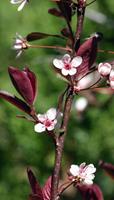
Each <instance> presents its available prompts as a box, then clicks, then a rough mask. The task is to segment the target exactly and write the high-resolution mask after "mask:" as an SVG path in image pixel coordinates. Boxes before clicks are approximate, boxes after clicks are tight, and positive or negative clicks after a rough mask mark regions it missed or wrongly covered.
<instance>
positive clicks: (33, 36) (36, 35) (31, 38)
mask: <svg viewBox="0 0 114 200" xmlns="http://www.w3.org/2000/svg"><path fill="white" fill-rule="evenodd" d="M47 37H57V38H62V39H63V37H62V36H61V35H56V34H47V33H40V32H32V33H30V34H28V35H27V36H26V39H27V41H34V40H40V39H44V38H47Z"/></svg>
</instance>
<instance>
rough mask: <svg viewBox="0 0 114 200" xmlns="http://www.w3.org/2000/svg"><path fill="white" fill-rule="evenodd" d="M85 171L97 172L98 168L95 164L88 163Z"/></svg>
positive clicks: (89, 172)
mask: <svg viewBox="0 0 114 200" xmlns="http://www.w3.org/2000/svg"><path fill="white" fill-rule="evenodd" d="M85 171H86V173H87V174H92V173H95V172H96V168H95V167H94V165H93V164H89V165H87V168H86V170H85Z"/></svg>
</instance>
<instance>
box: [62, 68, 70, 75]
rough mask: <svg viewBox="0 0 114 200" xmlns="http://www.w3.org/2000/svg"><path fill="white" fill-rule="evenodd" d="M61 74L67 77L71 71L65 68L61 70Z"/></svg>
mask: <svg viewBox="0 0 114 200" xmlns="http://www.w3.org/2000/svg"><path fill="white" fill-rule="evenodd" d="M61 72H62V74H63V75H64V76H67V75H68V74H69V70H66V69H65V68H63V69H62V70H61Z"/></svg>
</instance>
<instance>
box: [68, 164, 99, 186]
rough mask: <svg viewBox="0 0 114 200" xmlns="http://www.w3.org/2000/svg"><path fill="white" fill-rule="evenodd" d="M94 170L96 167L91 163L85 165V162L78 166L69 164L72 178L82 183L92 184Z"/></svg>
mask: <svg viewBox="0 0 114 200" xmlns="http://www.w3.org/2000/svg"><path fill="white" fill-rule="evenodd" d="M95 172H96V168H95V167H94V165H93V164H89V165H86V163H82V164H81V165H80V166H78V165H71V167H70V174H71V176H73V177H72V180H73V181H77V182H79V183H83V184H88V185H90V184H93V179H94V177H95V175H94V173H95Z"/></svg>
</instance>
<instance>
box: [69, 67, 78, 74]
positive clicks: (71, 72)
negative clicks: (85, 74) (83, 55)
mask: <svg viewBox="0 0 114 200" xmlns="http://www.w3.org/2000/svg"><path fill="white" fill-rule="evenodd" d="M76 72H77V69H76V68H72V69H70V70H69V72H68V73H69V75H71V76H72V75H74V74H76Z"/></svg>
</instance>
